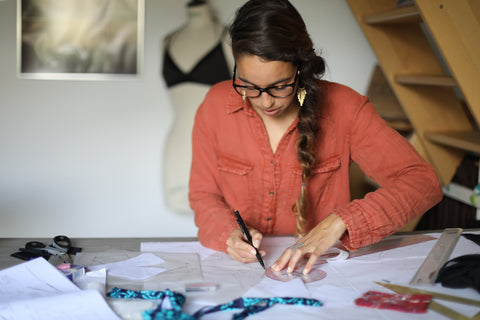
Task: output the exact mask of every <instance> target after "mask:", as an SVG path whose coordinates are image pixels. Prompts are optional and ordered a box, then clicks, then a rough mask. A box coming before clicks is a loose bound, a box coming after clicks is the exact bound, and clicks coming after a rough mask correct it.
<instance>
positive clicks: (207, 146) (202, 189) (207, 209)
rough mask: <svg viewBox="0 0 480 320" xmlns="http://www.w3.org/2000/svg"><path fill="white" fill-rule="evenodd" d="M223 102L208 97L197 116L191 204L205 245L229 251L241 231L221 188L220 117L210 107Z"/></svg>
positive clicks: (190, 193)
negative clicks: (230, 239) (235, 233)
mask: <svg viewBox="0 0 480 320" xmlns="http://www.w3.org/2000/svg"><path fill="white" fill-rule="evenodd" d="M215 99H219V98H216V97H213V95H212V94H209V95H207V97H206V98H205V100H204V102H203V103H202V104H201V105H200V107H199V109H198V111H197V114H196V116H195V124H194V128H193V132H192V166H191V171H190V183H189V201H190V206H191V207H192V209H193V211H194V213H195V224H196V225H197V227H198V228H199V230H198V239H199V241H200V243H202V245H204V246H206V247H208V248H211V249H214V250H222V251H225V250H226V243H225V242H226V239H227V238H228V237H229V236H230V234H231V233H232V231H233V230H235V229H237V228H238V225H236V221H235V219H234V217H233V213H232V209H231V208H229V206H228V205H227V204H226V202H225V200H224V198H223V195H222V192H221V190H220V188H219V186H218V169H217V166H218V165H217V162H218V160H217V153H216V137H215V135H216V133H215V128H216V126H215V121H217V119H216V117H217V116H218V115H216V114H215V112H209V108H211V107H212V106H213V105H216V104H218V101H215Z"/></svg>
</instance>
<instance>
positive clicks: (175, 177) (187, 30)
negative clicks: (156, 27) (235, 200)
mask: <svg viewBox="0 0 480 320" xmlns="http://www.w3.org/2000/svg"><path fill="white" fill-rule="evenodd" d="M187 13H188V20H187V22H186V23H185V24H184V25H183V26H182V27H181V28H180V29H178V30H176V31H174V32H173V33H171V34H170V35H168V36H167V37H166V38H165V41H164V48H165V51H164V53H165V59H164V67H163V76H164V79H165V80H166V82H167V86H168V87H169V93H170V98H171V101H172V105H173V106H174V123H173V126H172V128H171V130H170V133H169V136H168V138H167V143H166V148H165V152H164V171H163V176H164V188H165V189H164V190H165V200H166V204H167V206H168V207H169V208H170V209H172V210H174V211H176V212H184V213H190V212H192V211H191V209H190V206H189V202H188V180H189V174H190V165H191V158H192V152H191V148H192V144H191V132H192V128H193V122H194V117H195V112H196V110H197V108H198V106H199V105H200V103H201V102H202V100H203V98H204V97H205V94H206V93H207V91H208V90H209V88H210V86H211V85H212V84H213V83H215V82H219V81H222V80H227V79H229V78H231V72H232V70H233V65H234V60H233V56H232V54H231V48H230V45H229V42H228V41H226V39H225V37H226V36H227V33H226V32H225V30H226V28H225V26H224V25H223V24H221V23H219V22H218V21H217V19H216V18H215V17H214V15H213V13H212V11H211V8H210V7H209V5H208V3H207V2H206V1H203V0H192V1H190V2H189V3H188V4H187ZM222 66H223V67H222ZM215 74H216V75H215Z"/></svg>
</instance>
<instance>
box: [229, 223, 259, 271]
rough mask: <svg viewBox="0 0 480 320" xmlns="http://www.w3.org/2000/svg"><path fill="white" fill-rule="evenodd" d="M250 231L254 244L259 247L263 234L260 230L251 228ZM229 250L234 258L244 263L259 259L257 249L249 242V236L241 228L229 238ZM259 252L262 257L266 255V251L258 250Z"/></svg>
mask: <svg viewBox="0 0 480 320" xmlns="http://www.w3.org/2000/svg"><path fill="white" fill-rule="evenodd" d="M249 231H250V235H251V236H252V242H253V245H254V246H255V248H257V249H258V248H259V247H260V243H261V242H262V239H263V236H262V234H261V233H260V232H259V231H258V230H255V229H250V230H249ZM227 252H228V254H229V255H230V256H231V257H232V258H233V259H234V260H237V261H240V262H243V263H252V262H257V261H258V260H257V257H256V252H255V249H254V248H253V247H252V246H251V245H250V244H249V243H248V242H247V238H246V237H245V235H244V234H243V232H242V231H241V230H240V229H236V230H234V231H233V232H232V233H231V234H230V237H229V238H228V239H227ZM258 252H259V253H260V255H261V256H262V257H263V256H265V251H263V250H258Z"/></svg>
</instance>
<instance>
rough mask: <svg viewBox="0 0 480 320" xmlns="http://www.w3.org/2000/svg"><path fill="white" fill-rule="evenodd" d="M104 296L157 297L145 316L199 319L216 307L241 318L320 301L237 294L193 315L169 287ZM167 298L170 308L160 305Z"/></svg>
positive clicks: (315, 304) (151, 318) (153, 319)
mask: <svg viewBox="0 0 480 320" xmlns="http://www.w3.org/2000/svg"><path fill="white" fill-rule="evenodd" d="M107 296H108V297H110V298H121V299H147V300H151V299H154V300H160V303H159V304H158V307H157V308H156V309H155V310H147V311H144V312H143V314H142V315H143V319H144V320H174V319H179V320H199V319H201V318H202V317H203V316H204V315H206V314H209V313H214V312H219V311H231V310H237V309H242V311H240V312H238V313H235V314H233V316H232V319H233V320H242V319H245V318H246V317H248V316H250V315H253V314H256V313H259V312H262V311H264V310H266V309H268V308H270V307H272V306H273V305H276V304H282V305H297V306H312V307H321V306H322V302H320V301H318V300H316V299H308V298H293V297H271V298H238V299H235V300H233V301H230V302H227V303H224V304H220V305H217V306H213V307H204V308H201V309H200V310H198V311H197V312H195V313H194V314H193V315H189V314H186V313H184V312H183V311H182V306H183V304H184V303H185V296H184V295H183V294H181V293H178V292H174V291H170V290H169V289H166V290H165V291H150V290H142V291H135V290H126V289H120V288H113V289H112V290H111V291H110V292H109V293H107ZM166 298H167V299H168V300H169V302H170V305H171V308H169V309H166V308H165V307H164V306H163V302H164V300H165V299H166Z"/></svg>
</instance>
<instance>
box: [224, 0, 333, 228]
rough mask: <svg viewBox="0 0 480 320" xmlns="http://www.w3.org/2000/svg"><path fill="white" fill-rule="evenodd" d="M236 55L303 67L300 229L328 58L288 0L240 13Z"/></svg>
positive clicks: (251, 4)
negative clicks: (319, 52) (318, 50)
mask: <svg viewBox="0 0 480 320" xmlns="http://www.w3.org/2000/svg"><path fill="white" fill-rule="evenodd" d="M230 37H231V40H232V49H233V54H234V56H235V58H238V57H240V56H242V55H255V56H259V57H261V58H262V59H264V60H267V61H285V62H291V63H293V64H294V65H296V66H298V67H299V70H300V75H299V87H301V88H305V90H306V92H307V95H306V97H305V102H304V104H303V106H302V107H301V108H300V109H299V112H298V119H299V122H298V125H297V130H298V134H299V139H298V146H297V151H298V161H299V163H300V166H301V167H302V185H301V188H300V195H299V197H298V199H297V201H296V203H295V204H293V206H292V210H293V211H294V212H295V213H296V215H297V233H298V234H299V235H302V234H304V233H305V229H306V226H307V211H308V210H307V197H306V187H307V181H308V177H309V176H310V173H311V169H312V167H313V164H314V163H315V138H316V136H317V133H318V130H319V128H318V117H319V114H320V112H321V108H320V107H319V104H320V103H321V92H319V87H318V84H317V82H316V80H317V79H318V78H320V77H321V76H322V75H323V74H324V72H325V62H324V60H323V58H322V57H320V56H318V55H317V54H316V53H315V49H314V48H313V43H312V40H311V38H310V35H309V34H308V32H307V29H306V26H305V23H304V21H303V19H302V17H301V16H300V14H299V13H298V11H297V10H296V9H295V7H294V6H293V5H292V4H291V3H290V2H289V1H288V0H249V1H247V2H246V3H245V4H244V5H243V6H242V7H241V8H240V9H239V10H238V11H237V13H236V16H235V20H234V22H233V24H232V25H231V26H230Z"/></svg>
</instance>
